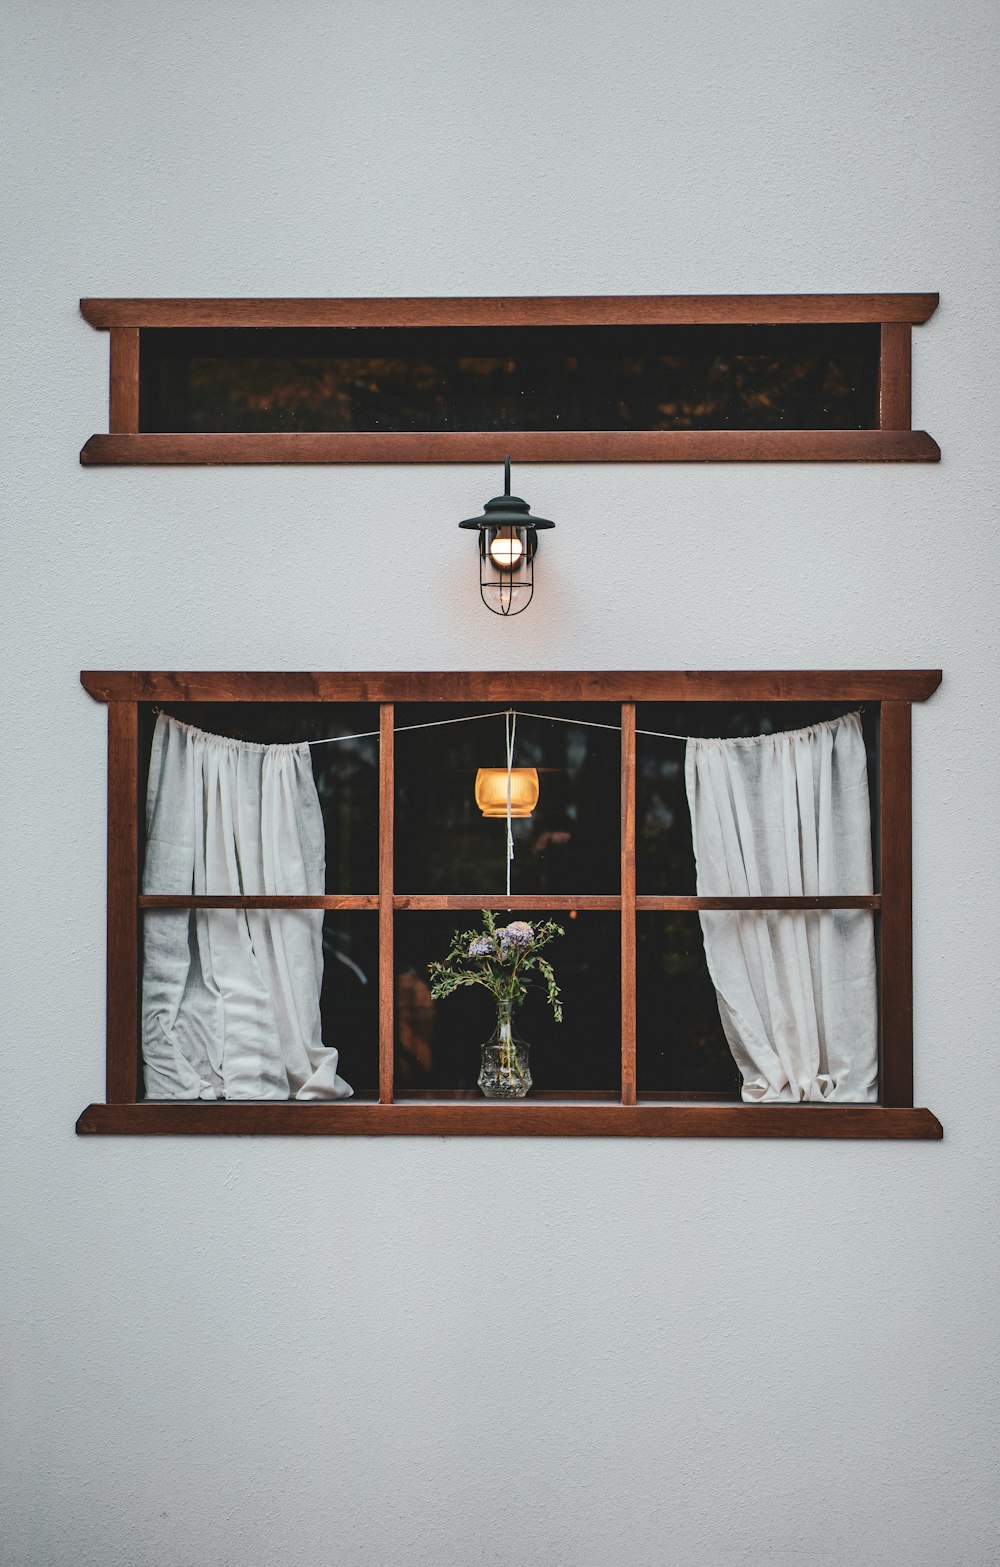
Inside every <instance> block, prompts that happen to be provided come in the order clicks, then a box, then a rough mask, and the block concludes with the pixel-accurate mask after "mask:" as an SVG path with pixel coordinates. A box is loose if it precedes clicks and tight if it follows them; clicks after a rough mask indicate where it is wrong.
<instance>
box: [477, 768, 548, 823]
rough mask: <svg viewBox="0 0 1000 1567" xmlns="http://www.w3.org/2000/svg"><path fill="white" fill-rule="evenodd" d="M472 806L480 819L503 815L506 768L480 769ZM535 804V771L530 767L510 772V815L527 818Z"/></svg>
mask: <svg viewBox="0 0 1000 1567" xmlns="http://www.w3.org/2000/svg"><path fill="white" fill-rule="evenodd" d="M476 804H477V805H478V806H479V809H480V810H481V811H482V813H483V815H484V816H503V817H506V815H507V769H506V767H481V768H480V769H479V771H478V773H477V774H476ZM537 804H538V771H537V769H536V768H534V767H512V768H511V770H510V814H511V816H530V815H531V813H532V811H533V810H534V809H535V806H536V805H537Z"/></svg>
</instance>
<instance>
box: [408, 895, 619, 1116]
mask: <svg viewBox="0 0 1000 1567" xmlns="http://www.w3.org/2000/svg"><path fill="white" fill-rule="evenodd" d="M549 917H550V916H547V915H545V914H538V915H529V916H527V918H529V919H538V920H542V919H546V918H549ZM551 917H552V918H554V919H558V920H559V922H560V924H562V926H563V927H564V929H565V932H566V934H565V936H557V937H556V939H555V941H553V942H552V943H551V945H550V946H549V947H548V948H547V949H546V957H548V958H549V959H550V961H551V963H552V966H553V968H554V970H555V974H556V979H557V981H558V984H559V988H560V991H561V992H562V1002H563V1021H562V1022H561V1023H557V1022H556V1021H555V1020H554V1018H553V1016H552V1013H551V1011H550V1009H549V1007H548V1004H547V1002H546V1000H545V991H544V988H543V986H542V984H541V981H540V979H539V978H538V977H537V976H536V977H535V979H534V980H533V981H532V985H531V991H530V994H529V997H528V999H527V1001H526V1002H525V1003H524V1005H523V1006H522V1007H520V1008H519V1009H518V1010H517V1012H516V1014H515V1028H516V1030H517V1032H518V1033H519V1034H520V1035H521V1037H522V1038H523V1039H525V1040H527V1042H528V1044H529V1045H530V1046H531V1074H532V1077H533V1079H534V1087H535V1089H536V1090H546V1089H548V1090H565V1089H583V1088H589V1089H595V1090H601V1089H604V1090H607V1091H608V1092H613V1093H615V1094H618V1093H619V1092H620V1090H621V982H620V970H621V925H620V922H619V917H618V915H617V914H603V913H594V912H588V911H581V912H580V913H579V914H578V915H576V916H575V917H574V916H572V915H569V914H567V915H562V914H558V915H553V916H551ZM497 918H498V919H499V920H501V921H502V922H506V921H507V919H508V918H509V919H517V918H518V915H517V914H516V913H512V914H510V915H509V916H508V915H506V914H503V915H498V916H497ZM480 928H481V922H480V919H479V917H478V915H477V914H476V913H475V912H474V911H473V912H471V913H468V914H466V913H451V912H448V913H437V912H435V913H428V914H424V913H404V914H397V916H396V951H395V957H396V1091H397V1095H404V1096H405V1094H406V1092H407V1090H410V1091H413V1090H420V1089H424V1090H427V1089H440V1090H453V1089H466V1090H470V1091H476V1092H477V1093H478V1090H476V1078H477V1077H478V1075H479V1064H480V1061H479V1052H480V1046H481V1045H482V1044H483V1042H484V1041H485V1040H487V1039H489V1037H490V1035H491V1034H492V1032H493V1029H494V1026H495V1024H496V1003H495V1001H494V999H493V997H492V995H491V994H490V993H489V991H487V990H485V989H483V988H481V987H480V986H478V985H470V986H468V987H467V988H465V989H463V990H457V991H455V993H454V994H453V995H451V996H448V997H446V999H445V1000H443V1001H432V1000H431V996H430V985H429V982H428V977H427V965H428V963H429V962H430V961H431V960H432V959H440V958H443V957H444V955H445V953H446V952H447V950H448V946H449V943H450V941H451V936H452V933H453V932H454V931H455V930H478V929H480Z"/></svg>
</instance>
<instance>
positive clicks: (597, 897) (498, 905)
mask: <svg viewBox="0 0 1000 1567" xmlns="http://www.w3.org/2000/svg"><path fill="white" fill-rule="evenodd" d="M392 902H393V907H394V908H397V909H425V910H426V909H495V910H500V909H503V910H504V911H505V912H506V911H508V910H510V909H523V910H525V911H526V912H527V911H535V912H538V913H541V912H543V911H551V912H552V913H553V914H556V913H559V912H560V911H563V912H567V911H569V910H570V909H580V910H591V909H604V910H609V911H611V912H614V911H615V910H616V909H620V908H621V902H622V900H621V898H620V897H619V896H618V894H617V893H607V894H605V893H582V894H581V895H580V896H579V897H577V896H574V895H573V894H572V893H558V892H557V893H552V892H544V893H543V892H529V893H522V894H521V895H520V896H518V895H517V894H516V893H511V894H510V895H509V896H508V895H507V894H506V893H503V894H502V895H501V896H500V897H497V896H496V895H495V894H494V893H492V892H475V893H465V892H459V893H453V892H441V893H423V892H402V893H400V892H397V893H396V895H395V897H394V898H393V900H392Z"/></svg>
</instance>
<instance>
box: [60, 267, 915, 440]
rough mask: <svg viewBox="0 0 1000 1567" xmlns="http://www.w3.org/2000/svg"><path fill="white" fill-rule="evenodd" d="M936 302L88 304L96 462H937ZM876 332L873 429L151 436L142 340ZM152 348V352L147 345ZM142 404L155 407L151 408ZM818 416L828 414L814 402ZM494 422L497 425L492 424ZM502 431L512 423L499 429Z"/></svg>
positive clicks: (841, 298) (678, 299)
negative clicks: (93, 334)
mask: <svg viewBox="0 0 1000 1567" xmlns="http://www.w3.org/2000/svg"><path fill="white" fill-rule="evenodd" d="M937 303H938V296H937V295H936V294H775V295H767V294H733V295H705V294H701V295H687V296H685V295H660V296H657V295H623V296H617V297H610V296H609V297H604V296H581V297H578V298H573V297H553V298H496V299H475V298H468V299H244V300H240V299H83V300H81V302H80V308H81V311H82V313H83V315H84V318H85V319H86V320H87V321H89V322H90V324H91V325H92V326H94V327H96V328H98V329H99V330H102V331H108V332H109V333H110V392H109V424H108V433H107V434H99V435H94V436H92V437H91V439H90V440H89V441H88V442H87V443H86V445H85V446H84V448H83V450H82V452H81V454H80V460H81V462H82V463H84V464H85V465H87V466H123V465H134V464H138V465H147V464H154V465H177V464H181V465H197V464H260V463H266V464H273V463H324V464H325V463H416V464H423V463H489V464H493V463H496V462H499V461H500V460H502V458H503V456H504V455H505V454H506V453H508V452H509V453H510V454H511V456H512V457H514V458H515V460H516V461H518V462H540V463H550V462H551V463H558V462H617V463H625V462H936V461H937V460H938V459H939V458H940V455H941V454H940V449H939V448H938V446H937V443H936V442H935V441H934V440H933V439H932V437H931V436H930V435H928V434H927V433H926V431H920V430H913V429H912V428H911V414H910V384H911V336H912V327H913V326H914V325H919V324H921V323H923V322H925V321H927V320H928V319H929V317H930V316H931V315H932V314H933V312H934V310H935V309H936V307H937ZM865 323H868V324H870V325H875V326H877V327H878V328H879V329H880V334H879V339H878V365H877V368H878V388H877V391H878V396H877V425H876V427H874V428H846V429H826V428H824V429H819V428H816V429H813V428H809V429H795V428H785V427H784V426H782V427H781V428H771V429H753V428H682V427H675V428H655V429H647V428H638V427H633V428H616V429H573V428H565V427H561V428H558V429H530V428H515V429H503V428H500V427H498V426H497V425H494V426H493V427H492V428H488V429H480V430H463V429H454V428H449V429H433V430H426V431H425V430H419V429H412V428H411V429H399V428H397V429H388V430H385V429H383V428H381V427H377V428H373V429H364V428H355V429H340V430H321V429H320V430H317V429H297V430H289V429H287V428H285V429H259V430H238V431H233V430H231V429H229V430H226V429H219V430H214V431H213V430H210V429H209V430H203V431H199V430H197V429H195V430H194V431H192V430H191V429H190V428H189V429H188V430H177V431H174V432H171V431H164V430H162V429H161V430H157V431H151V430H149V429H148V428H145V429H144V428H143V424H144V422H145V421H141V420H140V362H141V361H142V362H143V363H144V362H145V361H144V360H143V353H144V349H143V340H144V339H143V334H144V333H146V332H147V331H158V332H161V333H163V332H168V333H169V331H170V330H171V329H177V330H180V331H185V330H186V331H191V330H192V329H195V330H198V329H222V330H225V329H246V328H251V329H268V328H271V329H286V330H287V329H310V328H313V329H323V328H372V327H386V328H416V329H420V328H427V329H434V328H455V327H459V328H461V327H466V328H476V327H486V328H500V329H505V328H512V329H513V328H518V329H531V328H553V327H559V328H573V327H580V328H591V327H631V328H636V327H640V328H641V327H668V326H684V327H725V326H737V327H738V326H746V327H768V326H784V327H794V326H796V325H800V326H806V325H810V324H811V325H813V326H826V327H828V328H829V327H835V326H837V325H841V326H845V327H847V326H857V325H858V324H865ZM149 352H150V353H152V352H153V350H152V348H151V347H150V349H149ZM144 406H145V405H144ZM815 408H816V411H819V410H820V409H822V411H823V415H824V416H825V417H830V412H829V408H828V407H826V405H825V404H824V403H823V401H822V399H821V398H820V397H819V395H818V394H816V403H815ZM484 422H492V421H491V420H490V419H489V418H488V417H487V418H485V419H484ZM500 423H502V420H501V421H500Z"/></svg>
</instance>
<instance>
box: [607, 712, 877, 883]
mask: <svg viewBox="0 0 1000 1567" xmlns="http://www.w3.org/2000/svg"><path fill="white" fill-rule="evenodd" d="M857 705H858V704H857V703H856V702H847V703H844V702H839V703H838V702H768V703H762V702H753V703H742V702H644V703H641V704H639V706H638V707H637V709H636V727H637V728H638V729H639V730H644V729H645V730H653V731H656V734H655V735H652V734H639V735H638V736H637V738H636V846H635V847H636V888H637V891H638V892H640V893H650V894H652V893H675V894H689V893H694V892H695V891H696V890H697V888H696V885H695V863H694V848H693V845H692V838H691V815H690V812H689V811H688V803H687V790H686V788H685V781H684V749H685V747H684V741H683V740H674V739H662V738H659V736H660V735H662V734H663V733H664V732H665V733H667V734H669V735H692V736H698V737H700V738H701V737H712V736H718V737H719V738H721V739H736V738H738V737H740V736H745V735H766V734H776V733H777V732H778V731H779V730H783V729H804V728H805V727H806V726H807V725H809V724H819V723H823V722H824V721H826V720H827V719H831V718H839V717H840V716H841V715H842V714H844V713H850V712H854V711H856V710H857ZM861 727H862V731H863V733H864V737H865V747H866V750H867V753H868V788H869V794H870V798H871V812H872V828H873V839H874V843H873V851H877V822H878V771H877V752H878V704H877V703H872V704H869V705H868V706H867V707H866V708H865V709H864V711H863V712H862V715H861ZM873 859H874V865H875V876H876V883H875V885H876V887H877V886H878V880H877V878H878V855H877V852H873ZM859 890H860V889H859Z"/></svg>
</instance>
